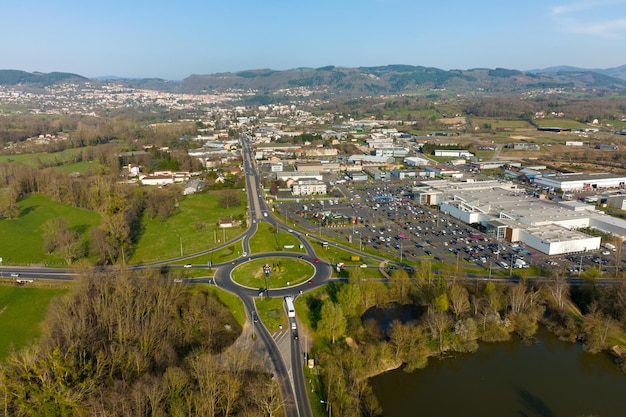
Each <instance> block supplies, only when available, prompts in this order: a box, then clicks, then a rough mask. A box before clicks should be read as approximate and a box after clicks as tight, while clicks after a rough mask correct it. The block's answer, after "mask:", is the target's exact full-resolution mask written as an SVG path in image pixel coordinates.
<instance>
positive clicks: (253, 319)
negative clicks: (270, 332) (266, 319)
mask: <svg viewBox="0 0 626 417" xmlns="http://www.w3.org/2000/svg"><path fill="white" fill-rule="evenodd" d="M252 321H254V322H255V323H258V322H259V316H258V315H257V314H256V311H253V312H252Z"/></svg>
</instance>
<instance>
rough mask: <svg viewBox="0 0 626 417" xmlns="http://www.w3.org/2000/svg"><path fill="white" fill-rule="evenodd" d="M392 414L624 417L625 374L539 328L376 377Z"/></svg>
mask: <svg viewBox="0 0 626 417" xmlns="http://www.w3.org/2000/svg"><path fill="white" fill-rule="evenodd" d="M371 384H372V387H373V389H374V392H375V394H376V396H377V397H378V399H379V402H380V404H381V406H382V408H383V411H384V414H385V415H386V416H387V417H395V416H398V417H400V416H403V417H404V416H409V415H418V414H419V415H423V416H438V417H446V416H450V417H458V416H464V417H474V416H476V417H485V416H520V417H522V416H528V417H535V416H540V417H560V416H572V417H577V416H598V417H612V416H615V417H623V416H626V395H625V394H626V374H624V373H622V372H621V371H619V370H618V369H617V368H616V367H615V365H614V364H613V363H612V361H611V359H610V358H609V357H608V355H606V354H598V355H591V354H587V353H585V352H583V351H582V348H581V346H580V344H572V343H567V342H561V341H559V340H557V339H556V338H555V337H554V336H553V335H551V334H549V333H548V332H547V331H544V330H542V331H540V333H539V334H538V337H537V339H536V341H535V343H531V344H524V343H521V342H519V341H511V342H506V343H496V344H485V343H482V344H481V345H480V348H479V350H478V351H477V352H476V353H470V354H459V355H457V356H455V357H451V358H446V359H443V360H439V359H436V358H432V359H430V361H429V364H428V366H427V367H426V369H424V370H418V371H415V372H414V373H411V374H408V373H406V372H404V371H402V370H395V371H392V372H388V373H386V374H383V375H379V376H377V377H375V378H372V380H371Z"/></svg>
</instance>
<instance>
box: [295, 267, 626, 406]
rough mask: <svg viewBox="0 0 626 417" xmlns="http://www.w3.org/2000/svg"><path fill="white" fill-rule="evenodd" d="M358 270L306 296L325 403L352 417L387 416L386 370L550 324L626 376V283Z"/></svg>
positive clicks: (527, 337) (410, 367)
mask: <svg viewBox="0 0 626 417" xmlns="http://www.w3.org/2000/svg"><path fill="white" fill-rule="evenodd" d="M355 271H356V270H355ZM357 275H358V272H356V273H354V274H352V275H351V276H350V282H349V283H347V284H331V285H330V286H329V287H328V289H327V291H326V292H320V293H317V294H311V295H309V296H306V295H305V299H304V300H303V301H301V302H304V303H306V306H307V307H308V309H309V317H308V320H309V321H310V325H311V332H312V333H313V335H314V338H315V341H314V343H313V348H312V350H311V356H312V357H314V358H315V363H316V366H317V367H318V368H319V369H318V374H317V375H318V380H317V384H318V385H319V386H320V387H321V388H320V389H321V392H323V393H325V394H326V397H327V398H322V399H323V400H324V401H330V402H332V404H333V410H338V411H337V412H338V413H339V414H340V415H342V416H355V417H356V416H360V415H382V409H381V408H380V405H379V404H378V400H377V399H376V398H375V395H374V393H373V392H372V388H371V386H370V384H369V380H370V379H371V378H372V377H374V376H376V375H380V374H382V373H385V372H389V371H392V370H396V369H400V368H401V369H403V370H404V371H405V372H412V371H414V370H416V369H423V368H424V367H426V366H427V365H428V363H429V359H431V358H433V357H437V356H439V357H442V356H446V355H450V354H454V353H456V352H458V353H472V352H475V351H476V350H477V349H478V348H479V343H480V344H483V343H494V342H501V341H507V340H510V339H511V338H512V337H519V338H520V340H521V341H531V340H533V338H534V337H535V335H536V333H537V331H538V329H539V327H540V326H542V327H544V328H545V329H547V331H549V332H551V333H552V334H554V335H555V336H556V337H557V338H558V339H560V340H562V341H569V342H572V343H578V342H580V343H582V348H583V350H585V351H586V352H589V353H594V354H597V353H603V354H608V355H610V356H611V357H612V358H613V361H614V363H615V364H616V366H617V367H618V368H619V369H620V370H622V371H623V372H626V366H625V363H626V361H625V358H626V356H625V352H626V348H625V347H626V343H625V340H626V339H625V337H624V323H625V321H624V318H625V317H626V303H623V302H620V301H616V300H618V299H619V297H621V295H626V284H617V285H615V286H611V287H610V288H609V289H607V288H602V287H599V286H598V285H596V284H595V282H594V280H593V279H589V280H588V282H587V283H585V284H584V285H582V286H580V287H570V286H569V285H568V284H567V283H566V281H565V280H564V279H563V278H561V277H555V278H554V279H553V281H552V282H550V283H547V284H542V285H534V284H530V283H528V282H524V281H522V282H520V283H517V284H494V283H493V282H487V283H480V284H473V283H472V284H471V285H464V284H461V283H459V282H446V281H444V280H440V279H434V280H426V279H424V280H419V279H418V282H417V283H416V282H415V281H414V280H409V279H408V276H407V274H406V272H404V271H395V272H394V274H392V277H391V280H390V282H389V283H376V282H372V281H362V280H361V279H360V277H358V276H357ZM418 278H419V277H418ZM353 410H357V411H353Z"/></svg>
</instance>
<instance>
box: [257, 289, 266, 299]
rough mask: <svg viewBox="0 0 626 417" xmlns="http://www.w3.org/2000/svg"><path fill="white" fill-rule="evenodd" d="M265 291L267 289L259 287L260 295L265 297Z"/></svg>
mask: <svg viewBox="0 0 626 417" xmlns="http://www.w3.org/2000/svg"><path fill="white" fill-rule="evenodd" d="M265 291H267V289H265V288H259V297H263V295H265Z"/></svg>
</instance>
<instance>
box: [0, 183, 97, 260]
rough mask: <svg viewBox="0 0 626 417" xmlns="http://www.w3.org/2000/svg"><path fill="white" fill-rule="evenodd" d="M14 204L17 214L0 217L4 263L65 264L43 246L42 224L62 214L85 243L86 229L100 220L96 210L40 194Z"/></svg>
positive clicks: (0, 250)
mask: <svg viewBox="0 0 626 417" xmlns="http://www.w3.org/2000/svg"><path fill="white" fill-rule="evenodd" d="M18 207H19V211H20V215H19V217H18V218H16V219H1V220H0V236H2V239H0V257H1V258H2V263H3V264H4V265H27V264H47V265H48V266H67V263H66V262H65V261H64V260H63V259H62V258H61V257H60V256H58V255H56V254H55V253H54V252H53V253H52V254H48V253H47V252H46V251H45V250H44V238H43V230H42V225H43V224H44V223H46V222H47V221H48V220H51V219H55V218H64V219H66V220H67V223H68V226H69V227H70V229H72V230H74V231H77V232H78V233H80V234H81V236H82V237H83V241H84V242H85V244H86V242H87V239H88V236H89V231H90V230H91V228H93V227H95V226H97V225H98V224H100V220H101V217H100V215H99V214H98V213H95V212H93V211H90V210H86V209H82V208H77V207H70V206H67V205H64V204H60V203H56V202H54V201H52V200H50V199H49V198H47V197H44V196H43V195H41V194H31V195H29V196H27V197H25V198H23V199H22V200H20V201H19V202H18Z"/></svg>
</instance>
